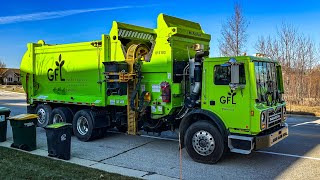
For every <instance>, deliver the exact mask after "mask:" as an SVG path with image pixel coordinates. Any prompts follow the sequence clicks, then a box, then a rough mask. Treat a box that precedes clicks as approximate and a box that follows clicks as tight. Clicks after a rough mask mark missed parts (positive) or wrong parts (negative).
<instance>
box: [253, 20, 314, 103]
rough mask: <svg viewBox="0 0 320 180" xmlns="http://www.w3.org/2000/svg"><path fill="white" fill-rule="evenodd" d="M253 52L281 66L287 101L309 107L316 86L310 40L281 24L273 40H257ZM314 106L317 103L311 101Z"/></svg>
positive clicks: (290, 26) (312, 44) (312, 46)
mask: <svg viewBox="0 0 320 180" xmlns="http://www.w3.org/2000/svg"><path fill="white" fill-rule="evenodd" d="M255 49H256V50H257V51H258V52H261V53H264V54H266V55H267V56H268V57H271V58H272V59H277V60H279V61H280V63H281V64H282V69H283V77H284V84H285V89H286V92H287V93H286V94H287V95H289V96H287V100H288V101H289V102H290V103H293V104H305V103H306V102H308V103H309V101H310V99H317V98H318V94H319V93H318V92H316V91H314V89H315V88H316V87H318V85H319V82H318V81H319V78H318V76H317V75H318V74H319V70H317V69H319V66H318V67H317V65H318V62H317V58H316V57H317V56H316V46H315V43H314V42H313V40H312V39H311V38H310V37H308V36H306V35H304V34H302V33H299V32H298V30H297V29H296V28H295V27H293V26H292V25H290V24H285V23H283V24H282V26H281V28H280V29H277V34H276V36H274V37H272V38H271V37H270V36H268V37H267V38H265V37H263V36H261V37H259V38H258V40H257V42H256V45H255ZM314 102H316V101H314Z"/></svg>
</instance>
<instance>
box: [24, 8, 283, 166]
mask: <svg viewBox="0 0 320 180" xmlns="http://www.w3.org/2000/svg"><path fill="white" fill-rule="evenodd" d="M210 40H211V36H210V35H209V34H206V33H205V32H204V31H203V30H202V28H201V26H200V24H199V23H196V22H191V21H188V20H183V19H179V18H176V17H171V16H168V15H164V14H160V15H159V16H158V19H157V27H156V28H155V29H150V28H145V27H139V26H135V25H129V24H125V23H120V22H116V21H114V22H113V24H112V28H111V30H110V33H109V34H108V35H105V34H103V35H102V36H101V39H100V40H94V41H90V42H81V43H73V44H46V43H45V42H44V41H43V40H40V41H39V42H37V43H29V44H28V45H27V47H28V50H27V52H26V53H25V55H24V57H23V59H22V62H21V67H20V69H21V81H22V84H23V88H24V90H25V92H26V94H27V103H28V113H36V114H38V115H39V118H38V126H40V127H45V126H46V125H48V124H52V123H56V122H67V123H72V127H73V132H74V134H75V136H76V137H77V138H78V139H80V140H81V141H89V140H92V139H94V138H99V137H101V136H103V134H104V132H105V131H106V130H107V129H108V128H115V127H116V128H117V129H118V130H119V131H123V132H127V133H128V134H131V135H136V134H139V133H140V131H141V130H144V131H146V132H157V133H160V132H163V131H168V130H172V131H174V130H177V131H178V132H179V134H180V143H181V146H182V147H183V148H186V150H187V152H188V154H189V155H190V157H191V158H192V159H193V160H195V161H197V162H202V163H216V162H217V161H218V160H219V159H220V158H221V156H222V154H223V153H224V152H226V150H230V151H231V152H237V153H243V154H249V153H250V152H252V151H253V150H257V149H261V148H265V147H270V146H272V145H274V144H276V143H277V142H279V141H281V140H283V139H284V138H286V137H287V136H288V127H287V125H286V123H285V120H286V103H285V101H284V99H283V97H282V95H283V93H284V88H283V82H282V71H281V66H280V64H279V63H278V61H277V60H273V59H269V58H266V57H257V56H239V57H214V58H209V57H208V55H209V43H210Z"/></svg>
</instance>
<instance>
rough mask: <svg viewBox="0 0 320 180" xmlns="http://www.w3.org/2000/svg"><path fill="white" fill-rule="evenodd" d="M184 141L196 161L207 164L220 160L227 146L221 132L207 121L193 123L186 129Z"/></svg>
mask: <svg viewBox="0 0 320 180" xmlns="http://www.w3.org/2000/svg"><path fill="white" fill-rule="evenodd" d="M184 143H185V146H186V150H187V152H188V154H189V156H190V157H191V158H192V159H193V160H194V161H196V162H200V163H206V164H214V163H216V162H218V161H219V160H220V158H221V157H222V154H223V152H224V148H225V147H224V142H223V138H222V136H221V133H220V132H219V131H218V129H217V128H216V127H215V126H213V125H212V124H211V123H209V122H207V121H198V122H195V123H193V124H192V125H191V126H190V127H189V128H188V129H187V131H186V135H185V138H184Z"/></svg>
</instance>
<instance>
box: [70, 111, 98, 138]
mask: <svg viewBox="0 0 320 180" xmlns="http://www.w3.org/2000/svg"><path fill="white" fill-rule="evenodd" d="M72 128H73V133H74V134H75V136H76V137H77V138H78V139H79V140H80V141H89V140H91V139H92V138H93V134H94V133H93V132H94V131H93V128H94V127H93V118H92V116H91V114H90V110H88V109H83V110H80V111H78V112H77V113H76V114H75V115H74V118H73V122H72Z"/></svg>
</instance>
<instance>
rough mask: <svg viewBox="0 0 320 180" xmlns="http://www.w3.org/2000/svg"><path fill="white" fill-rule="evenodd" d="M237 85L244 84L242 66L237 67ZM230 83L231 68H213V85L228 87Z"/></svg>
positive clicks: (219, 66)
mask: <svg viewBox="0 0 320 180" xmlns="http://www.w3.org/2000/svg"><path fill="white" fill-rule="evenodd" d="M239 76H240V77H239V83H240V84H246V76H245V71H244V65H243V64H241V65H240V66H239ZM230 82H231V66H221V65H216V66H214V84H215V85H229V84H230Z"/></svg>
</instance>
